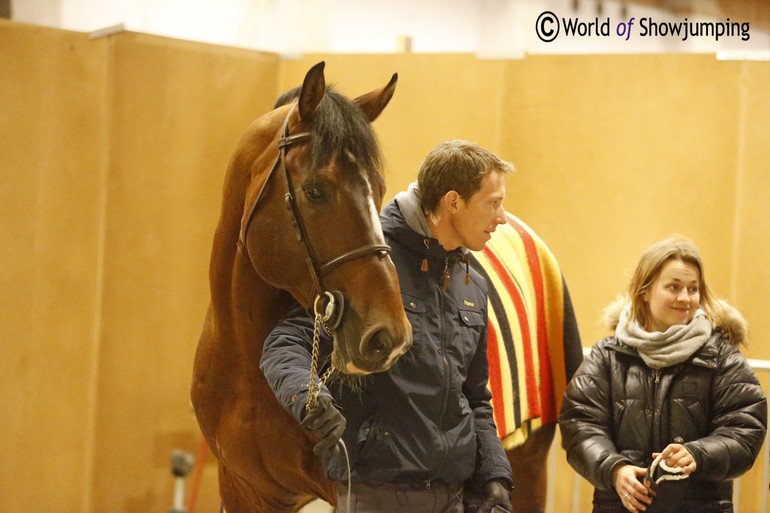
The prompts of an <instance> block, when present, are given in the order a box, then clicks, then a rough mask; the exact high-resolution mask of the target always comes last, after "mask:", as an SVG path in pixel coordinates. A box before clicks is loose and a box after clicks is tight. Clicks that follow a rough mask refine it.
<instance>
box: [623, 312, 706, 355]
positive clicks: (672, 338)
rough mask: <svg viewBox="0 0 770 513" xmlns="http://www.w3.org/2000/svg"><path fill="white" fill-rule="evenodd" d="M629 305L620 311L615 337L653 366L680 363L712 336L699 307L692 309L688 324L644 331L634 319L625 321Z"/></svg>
mask: <svg viewBox="0 0 770 513" xmlns="http://www.w3.org/2000/svg"><path fill="white" fill-rule="evenodd" d="M630 312H631V305H630V304H629V305H626V306H625V307H624V308H623V311H622V312H621V313H620V319H619V320H618V327H617V328H615V337H617V339H618V340H619V341H621V342H623V343H624V344H627V345H629V346H631V347H633V348H634V349H636V350H637V352H638V353H639V356H641V357H642V360H644V363H646V364H647V366H648V367H650V368H653V369H662V368H664V367H670V366H672V365H676V364H677V363H682V362H683V361H685V360H687V359H688V358H689V357H690V356H692V355H693V354H695V352H696V351H697V350H698V349H700V348H701V347H703V344H705V343H706V341H707V340H708V338H709V336H711V321H710V320H709V318H708V315H706V312H705V311H704V310H703V309H702V308H698V309H697V310H696V311H695V316H694V317H693V319H692V320H691V321H690V323H689V324H675V325H673V326H671V327H670V328H668V329H667V330H666V331H664V332H660V331H655V332H649V331H645V330H644V329H643V328H642V327H641V326H639V323H637V322H636V321H635V320H634V321H630V322H629V320H628V318H629V315H630Z"/></svg>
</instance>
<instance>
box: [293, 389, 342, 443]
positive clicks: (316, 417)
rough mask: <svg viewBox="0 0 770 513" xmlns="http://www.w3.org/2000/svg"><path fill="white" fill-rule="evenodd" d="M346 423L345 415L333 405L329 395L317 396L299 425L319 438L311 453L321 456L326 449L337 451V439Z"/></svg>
mask: <svg viewBox="0 0 770 513" xmlns="http://www.w3.org/2000/svg"><path fill="white" fill-rule="evenodd" d="M346 424H347V422H346V421H345V417H343V416H342V414H341V413H340V411H339V410H338V409H337V407H336V406H334V404H333V402H332V399H331V397H328V396H319V397H318V399H317V400H316V403H315V406H313V408H311V409H310V411H309V412H307V413H306V414H305V418H304V419H302V422H301V423H300V426H302V428H304V429H306V430H308V431H312V432H313V433H315V434H316V435H317V436H318V437H319V438H320V439H321V441H320V442H318V443H317V444H316V446H315V447H313V453H314V454H315V455H316V456H321V455H322V454H323V453H325V452H327V451H331V454H332V455H333V454H336V453H337V452H339V448H338V447H337V445H336V444H337V440H339V439H340V438H341V437H342V433H344V432H345V425H346Z"/></svg>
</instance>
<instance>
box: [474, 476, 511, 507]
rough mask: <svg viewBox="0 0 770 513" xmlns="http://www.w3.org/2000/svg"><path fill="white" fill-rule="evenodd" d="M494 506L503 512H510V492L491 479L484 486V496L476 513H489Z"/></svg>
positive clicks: (500, 482) (500, 483)
mask: <svg viewBox="0 0 770 513" xmlns="http://www.w3.org/2000/svg"><path fill="white" fill-rule="evenodd" d="M495 506H498V509H500V508H502V509H503V510H504V511H511V491H510V490H509V489H508V486H507V485H505V484H503V481H501V480H499V479H493V480H491V481H489V482H488V483H487V484H485V485H484V495H483V497H482V501H481V505H480V506H479V509H478V510H477V513H489V512H490V511H492V508H494V507H495Z"/></svg>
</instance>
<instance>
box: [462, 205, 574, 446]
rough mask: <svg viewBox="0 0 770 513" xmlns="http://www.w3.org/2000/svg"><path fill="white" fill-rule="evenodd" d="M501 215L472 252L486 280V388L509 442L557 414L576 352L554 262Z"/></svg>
mask: <svg viewBox="0 0 770 513" xmlns="http://www.w3.org/2000/svg"><path fill="white" fill-rule="evenodd" d="M507 216H508V224H506V225H502V226H498V228H497V230H496V231H495V233H494V235H493V237H492V240H490V241H489V242H488V243H487V245H486V247H485V248H484V249H483V250H482V251H480V252H477V253H474V256H475V257H476V258H477V260H478V262H479V263H480V264H481V269H479V266H475V267H476V268H477V270H479V271H480V272H481V273H482V274H483V275H485V277H486V278H487V282H488V283H489V336H488V348H487V351H488V355H489V388H490V390H491V392H492V406H493V408H494V414H495V422H496V424H497V430H498V435H499V436H500V438H501V439H502V440H503V445H504V446H505V448H506V449H509V448H511V447H515V446H517V445H519V444H521V443H523V442H524V441H525V440H526V438H527V436H528V435H529V433H530V432H532V431H534V430H536V429H537V428H538V427H540V426H542V425H546V424H549V423H552V422H555V421H556V419H557V417H558V413H559V407H560V406H561V401H562V396H563V394H564V389H565V388H566V384H567V381H568V378H569V376H571V375H572V374H573V373H574V371H575V369H577V366H578V365H579V364H580V360H581V359H582V352H581V344H580V337H579V335H578V331H577V325H576V322H575V316H574V313H573V310H572V305H571V302H570V300H569V293H568V292H567V290H566V286H565V285H564V281H563V278H562V274H561V270H560V269H559V265H558V264H557V263H556V260H555V259H554V257H553V255H552V254H551V252H550V250H549V249H548V248H547V247H546V245H545V244H544V243H543V241H542V240H540V238H539V237H538V236H537V235H536V234H535V233H534V232H533V231H532V230H531V229H530V228H529V227H528V226H527V225H525V224H524V223H523V222H522V221H521V220H519V219H518V218H516V217H515V216H513V215H511V214H508V215H507Z"/></svg>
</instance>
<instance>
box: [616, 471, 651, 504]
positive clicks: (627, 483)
mask: <svg viewBox="0 0 770 513" xmlns="http://www.w3.org/2000/svg"><path fill="white" fill-rule="evenodd" d="M646 472H647V469H644V468H642V467H637V466H635V465H618V466H617V467H615V468H614V469H612V483H613V484H614V485H615V492H616V493H617V494H618V497H620V501H621V502H622V503H623V506H624V507H625V508H626V509H627V510H628V511H630V512H631V513H637V512H638V511H646V510H647V505H648V504H650V503H652V499H651V498H650V496H649V495H648V494H649V490H647V487H645V486H644V485H643V484H642V483H641V482H639V477H644V474H645V473H646Z"/></svg>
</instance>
